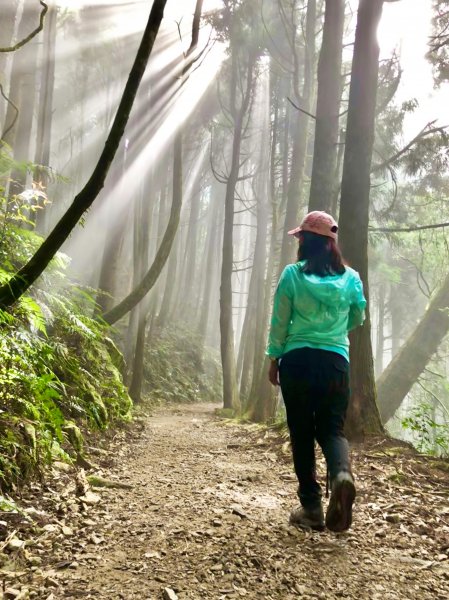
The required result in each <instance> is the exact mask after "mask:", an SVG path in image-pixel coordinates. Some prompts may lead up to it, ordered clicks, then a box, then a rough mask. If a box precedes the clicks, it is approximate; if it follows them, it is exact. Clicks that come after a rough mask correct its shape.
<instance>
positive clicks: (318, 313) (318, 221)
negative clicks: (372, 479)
mask: <svg viewBox="0 0 449 600" xmlns="http://www.w3.org/2000/svg"><path fill="white" fill-rule="evenodd" d="M337 231H338V226H337V223H336V222H335V220H334V219H333V218H332V217H331V216H330V215H328V214H327V213H325V212H321V211H314V212H311V213H309V214H308V215H306V217H305V218H304V220H303V221H302V223H301V225H300V226H299V227H297V228H296V229H293V230H292V231H289V232H288V233H289V234H290V235H294V236H295V237H297V238H298V240H299V249H298V262H297V263H295V264H292V265H287V267H285V269H284V271H283V273H282V275H281V278H280V280H279V283H278V287H277V290H276V293H275V297H274V306H273V315H272V319H271V328H270V334H269V340H268V348H267V352H266V353H267V355H268V356H269V357H270V359H271V361H272V362H271V366H270V371H269V379H270V382H271V383H272V384H273V385H279V383H280V386H281V390H282V396H283V398H284V402H285V407H286V411H287V423H288V427H289V430H290V438H291V444H292V452H293V462H294V466H295V471H296V475H297V477H298V481H299V488H298V495H299V499H300V503H301V507H300V508H298V509H295V510H293V511H292V513H291V515H290V522H291V523H294V524H297V525H299V526H304V527H311V528H313V529H317V530H322V529H324V525H325V524H326V526H327V527H328V528H329V529H330V530H332V531H344V530H346V529H348V528H349V527H350V525H351V522H352V504H353V502H354V498H355V493H356V492H355V485H354V479H353V476H352V473H351V469H350V463H349V449H348V442H347V440H346V438H345V436H344V433H343V426H344V421H345V415H346V409H347V406H348V400H349V340H348V331H350V330H351V329H353V328H354V327H357V326H358V325H361V324H362V323H363V320H364V317H365V313H364V311H365V306H366V300H365V298H364V295H363V286H362V282H361V280H360V277H359V274H358V273H357V272H356V271H354V270H353V269H351V268H350V267H348V266H346V265H345V264H344V262H343V259H342V256H341V252H340V249H339V247H338V245H337ZM315 439H316V440H317V442H318V443H319V445H320V446H321V448H322V450H323V453H324V456H325V458H326V462H327V467H328V471H329V475H330V481H331V499H330V502H329V507H328V509H327V513H326V520H324V514H323V508H322V505H321V488H320V486H319V484H318V482H317V480H316V473H315Z"/></svg>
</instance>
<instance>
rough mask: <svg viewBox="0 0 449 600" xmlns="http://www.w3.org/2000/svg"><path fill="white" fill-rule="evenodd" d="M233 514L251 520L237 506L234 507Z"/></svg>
mask: <svg viewBox="0 0 449 600" xmlns="http://www.w3.org/2000/svg"><path fill="white" fill-rule="evenodd" d="M232 514H233V515H237V516H238V517H240V518H241V519H249V517H248V515H247V514H246V513H245V512H244V511H243V510H242V509H241V508H240V506H237V505H234V506H233V507H232Z"/></svg>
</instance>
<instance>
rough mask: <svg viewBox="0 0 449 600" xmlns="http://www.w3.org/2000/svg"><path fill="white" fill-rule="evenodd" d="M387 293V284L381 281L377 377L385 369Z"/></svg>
mask: <svg viewBox="0 0 449 600" xmlns="http://www.w3.org/2000/svg"><path fill="white" fill-rule="evenodd" d="M385 294H386V285H385V282H384V281H381V282H380V284H379V289H378V298H377V336H376V377H379V375H380V374H381V373H382V371H383V367H384V351H385V333H384V332H385Z"/></svg>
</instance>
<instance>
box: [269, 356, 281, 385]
mask: <svg viewBox="0 0 449 600" xmlns="http://www.w3.org/2000/svg"><path fill="white" fill-rule="evenodd" d="M268 379H269V380H270V383H271V384H272V385H279V368H278V363H277V361H276V360H272V361H271V363H270V369H269V371H268Z"/></svg>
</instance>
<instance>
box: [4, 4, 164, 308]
mask: <svg viewBox="0 0 449 600" xmlns="http://www.w3.org/2000/svg"><path fill="white" fill-rule="evenodd" d="M166 2H167V0H154V2H153V6H152V8H151V12H150V16H149V19H148V23H147V26H146V29H145V32H144V35H143V38H142V42H141V44H140V47H139V50H138V52H137V56H136V59H135V61H134V64H133V67H132V69H131V72H130V74H129V78H128V81H127V83H126V86H125V90H124V92H123V96H122V99H121V101H120V105H119V108H118V110H117V114H116V116H115V119H114V122H113V125H112V128H111V131H110V133H109V136H108V139H107V140H106V143H105V147H104V150H103V152H102V153H101V156H100V158H99V160H98V163H97V165H96V167H95V168H94V171H93V173H92V175H91V177H90V179H89V181H88V182H87V183H86V185H85V186H84V188H83V189H82V190H81V192H80V193H79V194H78V195H77V196H76V197H75V199H74V200H73V202H72V204H71V206H70V207H69V209H68V210H67V211H66V213H65V214H64V215H63V216H62V218H61V219H60V220H59V222H58V223H57V224H56V226H55V227H54V229H53V231H52V232H51V233H50V235H49V236H48V237H47V239H46V240H45V241H44V242H43V244H42V245H41V247H40V248H39V249H38V250H37V252H36V253H35V254H34V255H33V256H32V258H31V259H30V260H29V261H28V263H27V264H26V265H25V266H24V267H22V269H20V271H19V272H18V273H16V274H15V275H14V276H13V277H12V278H11V279H10V280H9V281H8V282H7V283H5V284H4V285H2V286H0V306H1V307H3V308H6V307H8V306H11V305H12V304H14V302H16V301H17V300H18V299H19V298H20V296H22V294H24V293H25V292H26V291H27V289H28V288H29V287H30V286H31V285H32V284H33V283H34V282H35V281H36V279H37V278H38V277H39V276H40V275H41V274H42V272H43V271H44V270H45V269H46V267H47V265H48V264H49V262H50V261H51V260H52V258H53V257H54V256H55V254H56V253H57V252H58V250H59V249H60V247H61V246H62V244H63V243H64V242H65V240H66V239H67V238H68V236H69V235H70V233H71V232H72V230H73V229H74V227H75V226H76V224H77V223H78V221H79V220H80V218H81V217H82V215H83V214H84V213H85V212H86V210H87V209H88V208H90V206H91V205H92V203H93V201H94V200H95V198H96V197H97V196H98V194H99V192H100V190H101V189H102V187H103V185H104V181H105V178H106V175H107V173H108V171H109V168H110V166H111V163H112V161H113V159H114V156H115V153H116V152H117V148H118V146H119V144H120V140H121V138H122V135H123V132H124V130H125V127H126V124H127V122H128V119H129V114H130V111H131V108H132V106H133V103H134V99H135V97H136V94H137V90H138V88H139V84H140V82H141V80H142V77H143V74H144V72H145V68H146V65H147V62H148V58H149V56H150V54H151V51H152V49H153V45H154V41H155V39H156V35H157V33H158V31H159V26H160V23H161V21H162V18H163V13H164V8H165V4H166Z"/></svg>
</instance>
